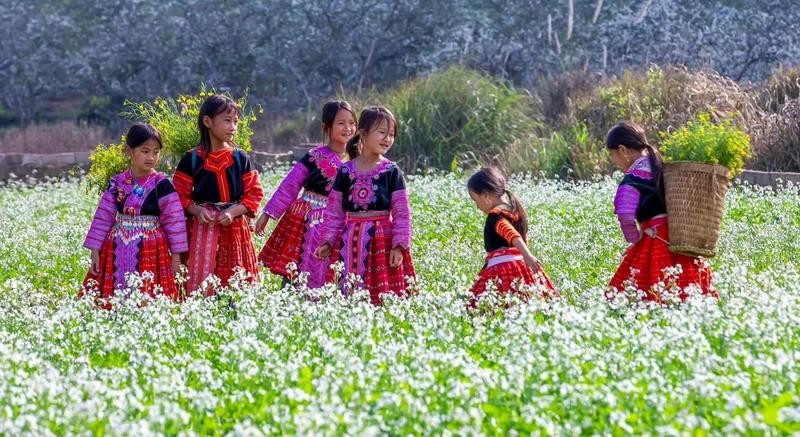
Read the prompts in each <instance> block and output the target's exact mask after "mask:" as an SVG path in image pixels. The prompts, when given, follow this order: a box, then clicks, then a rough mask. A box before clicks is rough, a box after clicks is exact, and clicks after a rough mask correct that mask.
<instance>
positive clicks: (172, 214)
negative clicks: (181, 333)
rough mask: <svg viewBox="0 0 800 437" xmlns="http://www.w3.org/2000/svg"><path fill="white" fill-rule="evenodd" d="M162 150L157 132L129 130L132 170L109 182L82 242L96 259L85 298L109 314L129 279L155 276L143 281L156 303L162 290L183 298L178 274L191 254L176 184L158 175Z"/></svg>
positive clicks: (142, 126) (140, 125)
mask: <svg viewBox="0 0 800 437" xmlns="http://www.w3.org/2000/svg"><path fill="white" fill-rule="evenodd" d="M161 148H162V142H161V134H160V133H159V132H158V130H156V128H155V127H153V126H151V125H149V124H146V123H137V124H134V125H133V126H131V128H130V129H129V130H128V134H127V135H126V136H125V150H124V153H125V155H126V156H128V157H129V158H130V160H131V166H130V168H128V169H127V170H125V171H124V172H122V173H120V174H118V175H116V176H113V177H112V178H111V180H110V181H109V187H108V189H107V190H106V191H105V193H103V197H102V198H101V199H100V204H99V205H98V207H97V211H96V212H95V214H94V219H93V220H92V224H91V226H90V227H89V233H88V234H87V235H86V240H85V241H84V242H83V246H84V247H86V248H87V249H89V250H90V251H91V256H92V261H91V268H90V270H89V273H88V274H87V275H86V279H85V280H84V290H83V293H86V292H88V291H90V290H94V291H96V292H98V293H99V295H98V304H99V305H100V306H102V307H104V308H106V309H109V308H111V304H110V302H109V299H110V298H111V297H112V296H113V295H114V291H115V290H117V289H121V288H125V287H127V284H126V282H125V274H126V273H134V272H138V273H145V272H149V273H150V274H151V275H152V276H150V275H144V276H143V279H144V283H143V288H142V290H141V291H142V292H144V293H147V294H149V295H151V296H153V297H155V293H156V291H157V290H158V288H159V287H160V290H161V294H164V295H166V296H168V297H169V298H171V299H174V300H177V299H178V298H179V297H180V295H179V293H178V289H177V287H176V285H175V277H174V273H175V272H177V271H178V270H179V269H180V266H181V260H180V254H181V253H185V252H186V251H187V250H188V245H187V242H186V221H185V220H184V216H183V208H181V202H180V198H179V197H178V194H177V193H176V192H175V188H174V187H173V185H172V182H170V180H169V178H167V176H166V175H165V174H163V173H160V172H158V171H156V170H155V166H156V164H158V160H159V158H160V157H161ZM83 293H82V294H83Z"/></svg>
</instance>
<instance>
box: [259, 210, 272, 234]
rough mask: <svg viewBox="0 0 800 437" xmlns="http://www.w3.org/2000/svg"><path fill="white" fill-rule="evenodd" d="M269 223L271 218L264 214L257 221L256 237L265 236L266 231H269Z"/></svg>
mask: <svg viewBox="0 0 800 437" xmlns="http://www.w3.org/2000/svg"><path fill="white" fill-rule="evenodd" d="M268 221H269V216H268V215H267V214H265V213H263V212H262V213H261V215H260V216H259V217H258V220H256V235H258V236H259V237H263V236H264V230H265V229H267V222H268Z"/></svg>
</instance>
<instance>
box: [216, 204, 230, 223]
mask: <svg viewBox="0 0 800 437" xmlns="http://www.w3.org/2000/svg"><path fill="white" fill-rule="evenodd" d="M217 223H219V224H220V225H222V226H228V225H230V224H231V223H233V214H231V208H228V209H226V210H225V211H222V212H221V213H220V215H219V216H218V217H217Z"/></svg>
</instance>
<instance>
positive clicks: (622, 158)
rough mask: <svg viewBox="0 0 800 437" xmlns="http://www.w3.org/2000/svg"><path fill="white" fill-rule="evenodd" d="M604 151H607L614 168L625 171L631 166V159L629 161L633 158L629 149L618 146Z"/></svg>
mask: <svg viewBox="0 0 800 437" xmlns="http://www.w3.org/2000/svg"><path fill="white" fill-rule="evenodd" d="M606 150H608V156H609V158H611V163H612V164H614V167H617V168H618V169H620V170H622V171H625V170H627V169H628V167H630V166H631V164H633V159H631V157H632V156H633V154H632V153H631V152H632V151H631V149H629V148H627V147H625V146H623V145H620V146H619V147H618V148H616V149H606Z"/></svg>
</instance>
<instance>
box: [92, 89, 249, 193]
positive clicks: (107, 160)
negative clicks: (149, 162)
mask: <svg viewBox="0 0 800 437" xmlns="http://www.w3.org/2000/svg"><path fill="white" fill-rule="evenodd" d="M215 92H216V91H214V90H213V89H212V90H206V89H205V87H202V88H201V89H200V91H199V92H198V93H197V94H196V95H187V94H180V95H178V96H177V97H175V98H174V99H172V98H164V97H158V98H156V99H155V100H154V101H153V102H152V103H151V102H142V103H137V102H131V101H126V102H125V108H126V110H125V111H124V112H123V113H122V115H123V116H125V117H127V118H129V119H131V120H135V121H146V122H148V123H150V124H152V125H153V126H155V127H156V129H158V130H159V132H161V140H162V141H163V142H164V149H163V150H162V151H161V161H160V162H159V166H158V168H159V170H161V171H169V170H172V169H174V168H175V166H176V165H177V162H178V160H180V158H181V156H183V154H184V153H186V151H187V150H190V149H192V148H193V147H195V146H197V144H198V143H199V142H200V133H199V132H198V130H197V117H198V115H199V113H200V105H202V104H203V101H204V100H205V99H206V97H208V96H210V95H212V94H214V93H215ZM236 103H238V104H239V107H240V108H242V109H243V113H242V116H241V117H239V125H238V129H237V131H236V136H235V137H234V139H233V142H234V143H235V144H236V145H237V146H238V147H241V148H242V149H244V150H245V151H250V150H252V146H251V144H250V138H251V137H252V136H253V129H252V124H253V123H254V122H255V121H256V116H257V114H259V113H261V112H262V109H261V107H260V106H256V107H255V108H247V97H246V96H244V97H241V98H239V99H238V100H236ZM124 144H125V137H124V136H123V137H122V139H121V140H120V142H119V143H117V144H110V145H104V144H101V145H99V146H97V148H96V149H95V150H94V151H93V152H92V153H91V155H90V156H89V160H90V161H91V167H90V168H89V173H88V175H87V178H88V184H89V188H90V189H92V190H94V191H98V192H100V191H102V190H105V189H106V187H107V185H108V181H109V180H110V179H111V176H114V175H115V174H117V173H120V172H122V171H123V170H125V168H127V166H128V165H129V161H128V159H127V158H125V157H124V156H122V150H123V149H124Z"/></svg>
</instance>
